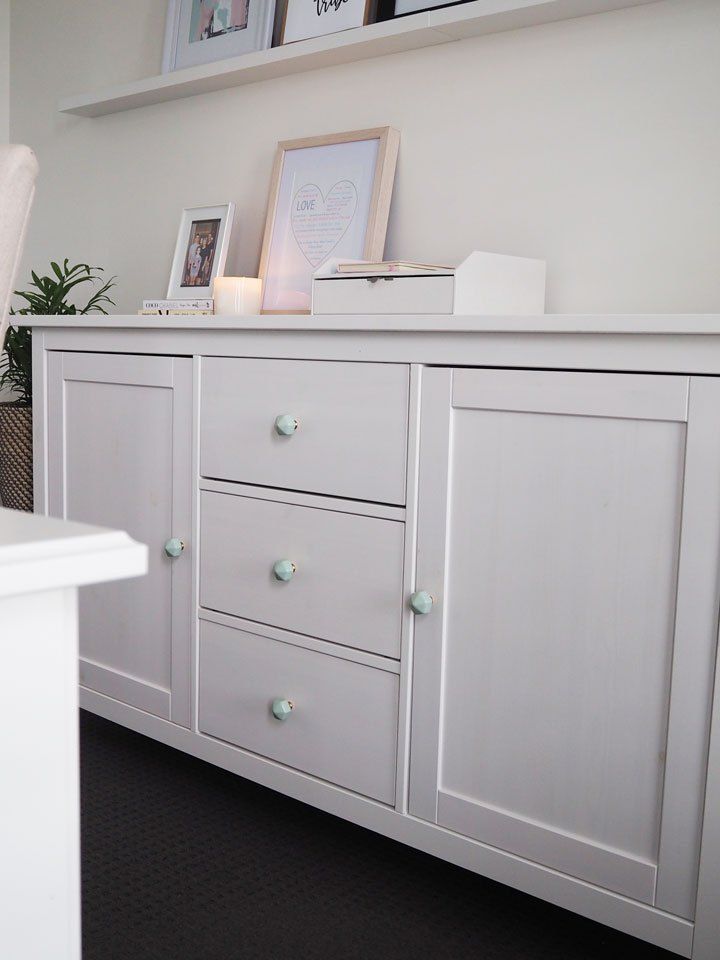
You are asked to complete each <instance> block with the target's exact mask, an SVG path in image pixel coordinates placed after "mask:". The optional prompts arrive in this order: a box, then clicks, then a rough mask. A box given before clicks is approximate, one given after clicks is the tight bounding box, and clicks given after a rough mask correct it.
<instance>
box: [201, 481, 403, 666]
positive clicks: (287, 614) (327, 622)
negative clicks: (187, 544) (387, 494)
mask: <svg viewBox="0 0 720 960" xmlns="http://www.w3.org/2000/svg"><path fill="white" fill-rule="evenodd" d="M200 509H201V525H202V531H203V533H202V543H201V555H200V602H201V604H202V605H203V606H204V607H208V608H209V609H212V610H219V611H221V612H224V613H230V614H235V615H237V616H241V617H245V618H246V619H248V620H255V621H257V622H260V623H269V624H271V625H273V626H276V627H282V628H284V629H286V630H293V631H294V632H296V633H305V634H308V635H309V636H313V637H318V638H319V639H323V640H330V641H332V642H333V643H337V644H341V645H343V646H348V647H357V648H358V649H360V650H367V651H369V652H371V653H377V654H380V655H381V656H385V657H393V658H397V657H399V655H400V622H401V608H402V559H403V533H404V528H403V524H401V523H396V522H394V521H389V520H378V519H375V518H372V517H360V516H353V515H352V514H347V513H336V512H334V511H331V510H317V509H313V508H310V507H300V506H295V505H292V504H283V503H277V502H272V501H269V500H256V499H253V498H250V497H242V496H228V495H224V494H219V493H209V492H204V493H202V494H201V507H200ZM283 559H285V560H290V561H291V562H292V563H294V564H295V565H296V566H297V571H296V573H295V575H294V576H293V577H292V579H291V580H290V581H289V582H282V581H278V580H276V579H275V577H274V576H273V564H274V563H275V561H276V560H283Z"/></svg>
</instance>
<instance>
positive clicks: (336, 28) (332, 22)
mask: <svg viewBox="0 0 720 960" xmlns="http://www.w3.org/2000/svg"><path fill="white" fill-rule="evenodd" d="M372 6H373V0H286V5H285V12H284V14H283V21H282V27H281V30H280V43H281V44H284V43H295V41H297V40H308V39H309V38H310V37H324V36H325V35H326V34H328V33H339V32H340V31H341V30H350V29H352V28H353V27H362V26H364V25H365V24H366V23H370V15H371V12H372Z"/></svg>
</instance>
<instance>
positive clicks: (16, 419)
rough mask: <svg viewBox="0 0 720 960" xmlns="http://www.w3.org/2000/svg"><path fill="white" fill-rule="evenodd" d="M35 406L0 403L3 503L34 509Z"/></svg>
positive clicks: (14, 506)
mask: <svg viewBox="0 0 720 960" xmlns="http://www.w3.org/2000/svg"><path fill="white" fill-rule="evenodd" d="M32 455H33V448H32V407H19V406H17V405H15V404H13V403H0V501H2V506H3V507H9V508H10V509H11V510H32V508H33V457H32Z"/></svg>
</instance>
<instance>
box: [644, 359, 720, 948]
mask: <svg viewBox="0 0 720 960" xmlns="http://www.w3.org/2000/svg"><path fill="white" fill-rule="evenodd" d="M719 426H720V380H718V379H716V378H714V377H692V378H691V380H690V406H689V414H688V433H687V446H686V453H685V460H686V469H685V484H684V491H683V515H682V529H681V533H680V564H679V571H678V587H677V611H676V620H675V645H674V651H673V673H672V698H671V701H670V717H669V727H668V739H667V762H666V773H665V785H664V791H663V807H662V811H663V819H662V833H661V840H660V852H659V863H660V869H659V872H658V882H657V893H656V900H655V902H656V904H657V906H658V907H660V909H662V910H667V911H668V912H669V913H674V914H677V915H679V916H681V917H688V918H692V917H693V916H694V915H695V901H696V896H697V870H698V858H699V855H700V835H701V825H702V815H703V800H704V796H705V780H706V774H707V756H708V739H709V727H710V714H711V709H712V695H713V676H714V669H715V658H716V652H717V632H718V608H719V607H720V594H719V590H720V429H719ZM718 946H719V947H720V943H719V944H718Z"/></svg>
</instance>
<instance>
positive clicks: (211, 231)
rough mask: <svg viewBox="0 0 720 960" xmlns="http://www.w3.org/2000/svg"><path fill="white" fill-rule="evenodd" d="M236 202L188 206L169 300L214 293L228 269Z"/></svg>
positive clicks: (182, 226) (173, 266)
mask: <svg viewBox="0 0 720 960" xmlns="http://www.w3.org/2000/svg"><path fill="white" fill-rule="evenodd" d="M234 215H235V204H234V203H225V204H222V205H220V206H216V207H188V208H186V209H185V210H183V213H182V217H181V219H180V229H179V230H178V237H177V242H176V244H175V254H174V256H173V263H172V270H171V273H170V282H169V284H168V292H167V296H168V299H182V298H183V297H188V296H192V297H202V298H207V297H211V296H212V283H213V280H214V279H215V277H218V276H219V277H221V276H222V275H223V273H224V271H225V261H226V259H227V250H228V244H229V242H230V231H231V229H232V223H233V218H234Z"/></svg>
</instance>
